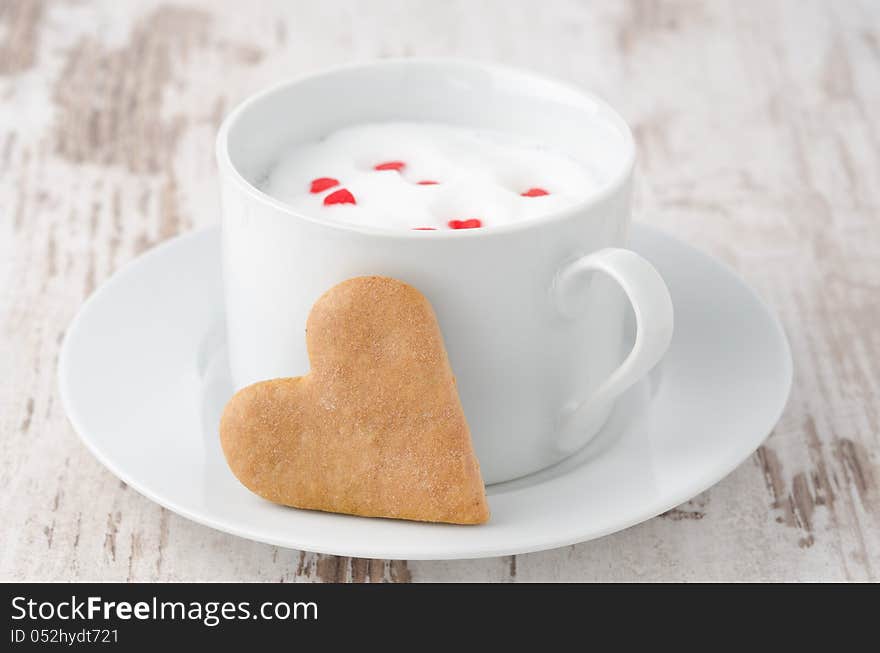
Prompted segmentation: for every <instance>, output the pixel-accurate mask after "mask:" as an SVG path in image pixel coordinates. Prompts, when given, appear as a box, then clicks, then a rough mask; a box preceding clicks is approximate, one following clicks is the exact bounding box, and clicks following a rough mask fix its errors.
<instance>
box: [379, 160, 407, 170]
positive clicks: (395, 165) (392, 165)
mask: <svg viewBox="0 0 880 653" xmlns="http://www.w3.org/2000/svg"><path fill="white" fill-rule="evenodd" d="M405 166H406V164H405V163H404V162H403V161H386V162H385V163H379V164H377V165H375V166H374V167H373V170H398V171H400V170H403V168H404V167H405Z"/></svg>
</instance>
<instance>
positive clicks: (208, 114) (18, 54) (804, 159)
mask: <svg viewBox="0 0 880 653" xmlns="http://www.w3.org/2000/svg"><path fill="white" fill-rule="evenodd" d="M418 55H456V56H463V57H472V58H478V59H485V60H493V61H499V62H505V63H508V64H512V65H516V66H521V67H525V68H531V69H533V70H536V71H538V72H542V73H546V74H550V75H553V76H556V77H561V78H564V79H568V80H571V81H573V82H575V83H577V84H581V85H583V86H586V87H588V88H591V89H593V90H595V91H596V92H598V93H599V94H601V95H603V96H605V97H607V98H608V99H609V100H610V101H611V102H612V104H614V105H615V106H617V107H618V108H619V109H620V110H621V112H622V113H623V114H624V116H626V117H627V119H628V120H629V121H630V123H631V124H632V125H633V126H634V127H635V132H636V135H637V139H638V142H639V148H640V153H641V161H640V169H639V180H638V187H637V210H638V215H639V217H640V218H641V219H642V220H645V221H647V222H650V223H652V224H655V225H658V226H660V227H662V228H665V229H667V230H670V231H672V232H675V233H676V234H677V235H678V236H680V237H681V238H682V239H683V240H685V241H687V242H690V243H693V244H695V245H697V246H699V247H701V248H702V249H704V250H706V251H708V252H711V253H712V254H714V255H715V256H718V257H719V258H721V259H723V260H724V261H726V262H727V263H729V264H730V265H732V266H733V267H734V268H736V269H737V270H738V271H739V272H740V273H741V274H742V275H743V276H744V277H745V278H746V279H747V280H748V281H749V282H750V283H751V284H752V285H753V286H754V287H755V288H757V290H758V291H759V293H760V294H761V295H762V296H763V297H764V298H765V300H766V301H767V302H768V303H769V304H770V305H771V306H772V307H773V308H774V309H775V310H776V311H777V312H778V313H779V315H780V317H781V319H782V321H783V323H784V325H785V327H786V330H787V332H788V335H789V338H790V340H791V345H792V349H793V354H794V359H795V385H794V390H793V394H792V398H791V401H790V403H789V405H788V408H787V410H786V412H785V415H784V416H783V418H782V420H781V422H780V423H779V425H778V426H777V428H776V430H775V432H774V433H773V434H772V436H771V437H770V438H769V439H768V440H767V442H766V443H765V444H764V446H763V447H761V449H760V450H759V451H758V452H757V454H755V455H754V456H753V457H752V458H751V459H750V460H749V461H748V462H747V463H745V464H743V465H742V466H741V467H740V468H739V469H737V470H736V471H735V472H734V473H732V474H731V475H730V476H729V477H728V478H726V479H724V480H723V481H722V482H720V483H719V484H718V485H716V486H715V487H713V488H712V489H710V490H709V491H707V492H705V493H704V494H702V495H700V496H699V497H697V498H695V499H694V500H692V501H690V502H688V503H687V504H685V505H682V506H679V507H678V508H676V509H674V510H671V511H670V512H668V513H666V514H665V515H663V516H662V517H659V518H656V519H653V520H651V521H648V522H646V523H643V524H641V525H639V526H636V527H634V528H631V529H628V530H626V531H624V532H621V533H617V534H615V535H612V536H609V537H605V538H602V539H600V540H597V541H594V542H589V543H585V544H580V545H576V546H571V547H567V548H563V549H557V550H553V551H547V552H543V553H536V554H529V555H522V556H514V557H507V558H498V559H489V560H479V561H458V562H411V563H406V562H401V561H395V562H389V561H380V560H359V559H349V558H339V557H333V556H321V555H315V554H311V553H302V552H298V551H290V550H285V549H279V548H276V547H271V546H266V545H262V544H256V543H253V542H249V541H246V540H242V539H239V538H235V537H232V536H228V535H224V534H222V533H218V532H216V531H213V530H210V529H208V528H205V527H202V526H199V525H196V524H194V523H192V522H189V521H187V520H185V519H183V518H180V517H178V516H176V515H174V514H171V513H169V512H168V511H166V510H163V509H162V508H160V507H158V506H157V505H155V504H153V503H151V502H150V501H148V500H146V499H144V498H143V497H141V496H140V495H138V494H137V493H135V492H133V491H132V490H130V489H129V488H127V487H126V485H125V484H123V483H121V482H120V481H119V480H117V479H116V478H115V477H113V476H112V475H111V474H110V473H109V472H107V471H106V470H105V469H104V468H103V467H101V465H100V464H99V463H98V462H97V461H96V460H95V459H94V458H93V457H92V456H91V455H90V454H89V453H88V452H87V451H86V450H85V448H84V447H83V446H82V445H81V444H80V443H79V441H78V439H77V438H76V436H75V435H74V433H73V431H72V429H71V427H70V426H69V424H68V423H67V420H66V418H65V416H64V414H63V411H62V408H61V406H60V405H59V400H58V395H57V389H56V382H55V367H56V363H57V356H58V348H59V344H60V342H61V339H62V337H63V335H64V329H65V327H66V325H67V324H68V323H69V321H70V320H71V318H72V317H73V316H74V314H75V313H76V311H77V309H78V308H79V306H80V304H81V302H82V301H83V299H84V298H85V297H86V296H87V295H88V294H89V293H90V292H91V291H92V290H93V289H94V288H95V287H96V286H97V285H98V284H100V283H101V282H102V281H103V280H105V279H106V278H107V277H108V276H109V275H110V274H111V273H112V272H113V271H114V270H115V269H117V268H118V267H119V266H121V265H123V264H124V263H125V262H127V261H128V260H130V259H131V258H133V257H134V256H136V255H137V254H138V253H140V252H142V251H143V250H144V249H146V248H148V247H151V246H152V245H154V244H156V243H158V242H160V241H162V240H164V239H166V238H169V237H171V236H173V235H175V234H177V233H179V232H181V231H185V230H187V229H190V228H192V227H197V226H201V225H206V224H210V223H213V222H216V220H217V211H218V197H217V189H216V176H215V169H214V163H213V138H214V133H215V131H216V128H217V125H218V124H219V121H220V120H221V118H222V116H223V114H224V112H225V111H226V110H228V108H230V107H231V106H232V105H234V104H235V103H236V102H238V101H239V100H241V99H242V98H244V97H245V96H247V95H248V94H249V93H251V92H253V91H255V90H256V89H258V88H260V87H263V86H265V85H267V84H269V83H271V82H274V81H276V80H278V79H279V78H283V77H289V76H291V75H294V74H296V73H299V72H304V71H309V70H314V69H317V68H320V67H322V66H325V65H329V64H334V63H340V62H343V61H349V60H356V59H367V58H375V57H389V56H418ZM878 71H880V4H878V3H876V2H872V1H871V0H864V1H862V2H857V1H851V2H845V3H830V2H794V1H792V2H784V1H774V2H763V1H762V2H758V1H757V0H754V1H751V2H734V1H729V2H712V3H709V2H706V3H702V2H681V1H671V2H659V1H652V0H641V1H634V2H626V3H624V2H610V1H609V2H590V3H586V2H576V1H566V0H543V1H542V2H540V3H535V2H511V1H504V2H502V1H500V0H498V1H494V2H492V1H490V2H481V3H475V2H467V1H465V0H461V1H459V2H444V3H438V2H434V1H433V0H424V1H418V2H416V1H404V0H401V1H399V2H375V1H373V2H355V1H347V2H344V1H324V2H310V1H297V2H281V1H278V2H271V3H270V2H261V3H249V4H247V5H243V4H242V3H240V2H234V1H231V0H227V1H223V2H192V3H188V4H167V3H166V4H163V3H159V2H146V1H143V2H141V1H138V2H110V1H107V2H102V3H87V2H67V1H63V0H55V1H53V0H45V1H44V2H41V1H38V0H0V369H2V371H3V374H2V376H0V514H2V515H3V522H4V523H3V526H2V528H0V578H2V579H4V580H64V579H73V580H126V579H128V580H164V581H173V580H198V579H202V580H219V579H225V580H268V581H354V582H376V581H409V580H413V581H424V580H440V581H454V580H485V581H535V580H551V581H552V580H560V581H564V580H715V579H719V580H846V579H848V580H862V581H864V580H875V581H876V580H878V577H880V488H878V484H880V471H878V462H880V415H878V413H880V366H878V360H880V329H878V327H877V325H878V324H880V264H878V261H880V218H878V210H880V183H878V182H880V133H878V129H880V128H878V126H877V122H876V114H877V109H878V107H880V75H878Z"/></svg>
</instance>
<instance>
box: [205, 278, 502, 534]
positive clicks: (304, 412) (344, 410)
mask: <svg viewBox="0 0 880 653" xmlns="http://www.w3.org/2000/svg"><path fill="white" fill-rule="evenodd" d="M306 344H307V347H308V351H309V358H310V360H311V364H312V369H311V372H309V374H307V375H306V376H302V377H296V378H287V379H274V380H271V381H262V382H260V383H255V384H254V385H251V386H248V387H246V388H244V389H242V390H241V391H239V392H238V393H237V394H236V395H235V396H234V397H232V399H230V400H229V403H228V404H227V405H226V409H225V410H224V412H223V417H222V419H221V421H220V441H221V443H222V446H223V452H224V454H225V455H226V460H227V462H228V463H229V467H230V469H231V470H232V472H233V473H234V474H235V476H236V477H238V479H239V480H240V481H241V482H242V483H243V484H244V485H245V487H247V488H248V489H250V490H251V491H252V492H255V493H256V494H258V495H260V496H261V497H264V498H266V499H268V500H269V501H274V502H275V503H281V504H284V505H288V506H295V507H297V508H309V509H313V510H325V511H330V512H342V513H348V514H353V515H363V516H369V517H393V518H398V519H414V520H419V521H434V522H450V523H456V524H478V523H483V522H485V521H487V520H488V518H489V508H488V505H487V503H486V495H485V490H484V487H483V481H482V478H481V477H480V467H479V463H478V462H477V458H476V456H475V455H474V452H473V447H472V445H471V439H470V431H469V430H468V426H467V422H466V421H465V417H464V412H463V411H462V408H461V402H460V401H459V398H458V391H457V390H456V387H455V377H454V376H453V375H452V370H451V368H450V366H449V360H448V357H447V355H446V349H445V348H444V346H443V338H442V336H441V333H440V327H439V326H438V324H437V318H436V317H435V315H434V311H433V309H432V308H431V305H430V303H428V300H427V299H425V297H424V296H423V295H422V294H421V293H420V292H419V291H418V290H416V289H415V288H413V287H412V286H409V285H407V284H405V283H403V282H401V281H397V280H395V279H390V278H387V277H357V278H354V279H349V280H347V281H344V282H342V283H340V284H339V285H337V286H334V287H333V288H331V289H330V290H329V291H327V292H326V293H325V294H324V295H323V296H322V297H321V298H320V299H318V301H317V302H316V303H315V305H314V306H313V307H312V311H311V313H310V314H309V318H308V323H307V325H306Z"/></svg>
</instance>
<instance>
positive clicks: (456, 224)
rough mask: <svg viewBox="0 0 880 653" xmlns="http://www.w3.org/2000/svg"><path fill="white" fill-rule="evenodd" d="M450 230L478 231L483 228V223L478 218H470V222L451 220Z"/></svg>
mask: <svg viewBox="0 0 880 653" xmlns="http://www.w3.org/2000/svg"><path fill="white" fill-rule="evenodd" d="M448 224H449V228H450V229H476V228H477V227H482V226H483V223H482V221H481V220H479V219H478V218H470V219H469V220H450V221H449V223H448Z"/></svg>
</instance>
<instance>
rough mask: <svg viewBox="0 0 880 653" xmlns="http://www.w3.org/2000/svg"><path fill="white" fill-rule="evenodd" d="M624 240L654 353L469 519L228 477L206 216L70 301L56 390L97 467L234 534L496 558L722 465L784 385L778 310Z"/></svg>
mask: <svg viewBox="0 0 880 653" xmlns="http://www.w3.org/2000/svg"><path fill="white" fill-rule="evenodd" d="M631 247H632V248H633V249H634V250H636V251H637V252H639V253H640V254H642V255H643V256H644V257H645V258H647V259H648V260H649V261H651V262H652V263H653V264H654V265H655V266H657V268H658V270H659V271H660V273H661V274H662V275H663V277H664V279H665V280H666V283H667V284H668V285H669V290H670V292H671V294H672V299H673V302H674V304H675V321H676V324H675V336H674V338H673V342H672V347H671V349H670V351H669V353H668V354H667V356H666V358H665V359H664V361H663V362H662V363H661V365H660V366H658V368H657V369H656V370H655V371H654V373H653V374H652V375H651V377H650V378H648V379H646V380H645V381H644V382H642V383H640V384H638V385H637V386H636V387H635V388H633V389H632V390H631V391H630V392H628V393H627V394H626V395H625V396H624V397H623V398H622V399H621V400H620V401H619V403H618V406H617V408H616V409H615V412H614V414H613V415H612V417H611V419H610V421H609V422H608V424H607V425H606V427H605V428H604V430H603V431H602V433H600V435H599V436H598V437H597V438H596V439H595V440H593V442H592V443H590V444H589V445H588V446H587V447H586V448H585V449H584V450H583V451H581V452H579V453H577V454H575V455H574V456H573V457H572V458H569V459H568V460H566V461H564V462H562V463H560V464H559V465H556V466H555V467H552V468H550V469H547V470H545V471H543V472H540V473H538V474H534V475H532V476H529V477H525V478H522V479H519V480H516V481H511V482H509V483H504V484H500V485H495V486H490V487H489V488H488V494H489V503H490V506H491V510H492V519H491V522H490V523H489V524H487V525H484V526H448V525H435V524H420V523H412V522H403V521H394V520H387V519H365V518H361V517H349V516H343V515H333V514H327V513H319V512H310V511H305V510H295V509H290V508H283V507H280V506H276V505H273V504H271V503H268V502H266V501H263V500H262V499H260V498H258V497H256V496H255V495H253V494H251V493H250V492H248V491H247V490H246V489H245V488H244V487H243V486H241V485H240V484H239V483H238V481H237V480H236V479H235V477H233V475H232V474H231V473H230V472H229V470H228V468H227V467H226V463H225V461H224V459H223V455H222V452H221V450H220V445H219V441H218V436H217V424H218V421H219V415H220V412H221V410H222V407H223V405H224V403H225V402H226V400H227V399H228V398H229V396H230V395H231V382H230V380H229V377H228V371H227V366H226V359H225V343H224V335H223V323H222V295H221V277H220V251H219V250H220V238H219V230H218V229H216V228H212V229H208V230H205V231H199V232H195V233H192V234H188V235H186V236H182V237H180V238H176V239H174V240H172V241H170V242H168V243H166V244H163V245H162V246H160V247H157V248H156V249H154V250H153V251H151V252H149V253H147V254H145V255H144V256H142V257H140V258H139V259H137V260H136V261H134V262H133V263H131V264H130V265H128V266H126V267H125V268H124V269H123V270H121V271H120V272H118V273H117V274H116V275H114V276H113V278H112V279H110V280H109V281H108V282H107V283H106V284H104V285H103V286H102V287H101V288H100V289H99V290H98V291H97V292H96V293H95V294H94V295H93V296H92V297H91V298H90V299H89V300H88V301H87V302H86V303H85V305H84V306H83V307H82V310H81V311H80V313H79V315H78V316H77V317H76V319H75V320H74V322H73V324H72V325H71V326H70V329H69V330H68V333H67V337H66V339H65V341H64V345H63V347H62V351H61V358H60V364H59V376H60V384H61V396H62V399H63V401H64V406H65V409H66V410H67V414H68V416H69V417H70V421H71V422H72V423H73V426H74V428H75V429H76V431H77V432H78V433H79V435H80V437H81V438H82V439H83V441H84V442H85V443H86V445H87V446H88V447H89V449H91V451H92V452H93V453H94V454H95V456H97V458H98V460H100V461H101V462H102V463H103V464H104V465H106V466H107V468H108V469H110V471H111V472H113V473H114V474H116V475H117V476H118V477H119V478H121V479H122V480H123V481H125V482H126V483H128V484H129V485H130V486H132V487H133V488H135V489H136V490H138V491H139V492H141V493H142V494H144V495H145V496H147V497H149V498H150V499H152V500H154V501H156V502H158V503H160V504H161V505H163V506H165V507H166V508H169V509H170V510H173V511H174V512H176V513H178V514H180V515H183V516H184V517H188V518H189V519H192V520H194V521H197V522H199V523H202V524H205V525H208V526H211V527H213V528H216V529H219V530H222V531H226V532H228V533H232V534H235V535H239V536H241V537H247V538H250V539H253V540H258V541H261V542H267V543H270V544H275V545H279V546H284V547H291V548H296V549H305V550H309V551H319V552H323V553H332V554H337V555H344V556H357V557H367V558H399V559H448V558H477V557H484V556H500V555H510V554H515V553H525V552H529V551H538V550H541V549H550V548H554V547H558V546H564V545H568V544H573V543H575V542H581V541H584V540H589V539H592V538H595V537H600V536H602V535H606V534H608V533H612V532H614V531H618V530H620V529H623V528H626V527H628V526H631V525H633V524H636V523H638V522H640V521H643V520H645V519H648V518H650V517H653V516H655V515H657V514H659V513H661V512H664V511H666V510H668V509H670V508H672V507H674V506H676V505H678V504H680V503H682V502H684V501H686V500H687V499H689V498H691V497H693V496H694V495H696V494H698V493H700V492H702V491H703V490H705V489H706V488H708V487H709V486H711V485H712V484H713V483H716V482H717V481H718V480H720V479H721V478H723V477H724V476H725V475H727V474H728V473H729V472H730V471H732V470H733V469H734V468H735V467H736V466H737V465H739V464H740V463H741V462H742V461H743V460H745V458H746V457H748V456H749V454H751V453H752V452H753V451H754V450H755V449H756V448H757V447H758V445H759V444H760V443H761V441H762V440H763V439H764V438H765V437H766V436H767V435H768V434H769V433H770V430H771V429H772V428H773V426H774V424H775V423H776V421H777V419H778V418H779V416H780V414H781V412H782V409H783V406H784V405H785V401H786V398H787V397H788V392H789V388H790V386H791V378H792V367H791V355H790V353H789V348H788V343H787V341H786V339H785V335H784V334H783V332H782V329H781V327H780V325H779V323H778V322H777V320H776V319H775V317H774V316H773V315H772V314H771V313H770V312H769V311H768V309H767V308H766V307H765V306H764V304H763V303H762V302H761V301H760V300H759V299H758V298H757V297H756V295H755V294H754V293H753V292H752V290H750V289H749V288H748V286H746V285H745V284H744V283H743V281H742V280H740V279H739V278H738V277H737V276H736V275H735V274H734V273H733V272H732V271H730V270H729V269H728V268H726V267H725V266H723V265H722V264H720V263H718V262H716V261H715V260H713V259H711V258H710V257H708V256H706V255H704V254H701V253H700V252H698V251H696V250H695V249H693V248H691V247H689V246H687V245H684V244H682V243H680V242H678V241H676V240H675V239H673V238H671V237H670V236H667V235H665V234H663V233H661V232H658V231H656V230H654V229H650V228H648V227H645V226H643V225H635V226H634V227H633V230H632V238H631Z"/></svg>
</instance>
